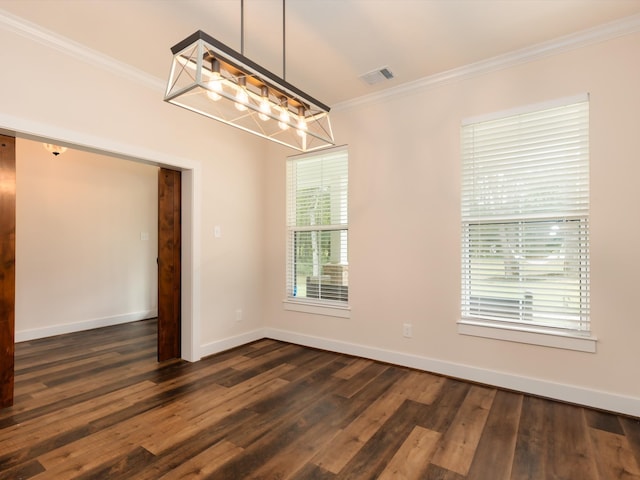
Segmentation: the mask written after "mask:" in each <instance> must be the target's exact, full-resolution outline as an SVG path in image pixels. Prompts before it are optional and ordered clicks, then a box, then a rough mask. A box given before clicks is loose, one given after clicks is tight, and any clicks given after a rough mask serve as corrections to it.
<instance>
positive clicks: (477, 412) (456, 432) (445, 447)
mask: <svg viewBox="0 0 640 480" xmlns="http://www.w3.org/2000/svg"><path fill="white" fill-rule="evenodd" d="M495 394H496V390H495V389H493V388H485V387H480V386H473V387H471V389H470V390H469V393H468V394H467V397H466V398H465V400H464V402H463V403H462V405H461V406H460V408H459V409H458V412H457V413H456V416H455V418H454V420H453V423H452V425H451V427H450V428H449V429H448V430H447V432H446V433H445V435H444V437H443V439H442V442H441V443H440V446H439V447H438V449H437V451H436V452H435V454H434V456H433V459H432V460H431V463H433V464H434V465H438V466H440V467H442V468H445V469H447V470H450V471H452V472H456V473H459V474H460V475H463V476H466V475H467V473H468V472H469V468H470V467H471V462H472V461H473V456H474V454H475V451H476V447H477V446H478V442H479V441H480V437H481V436H482V430H483V429H484V425H485V422H486V421H487V417H488V416H489V410H490V409H491V405H492V403H493V399H494V397H495Z"/></svg>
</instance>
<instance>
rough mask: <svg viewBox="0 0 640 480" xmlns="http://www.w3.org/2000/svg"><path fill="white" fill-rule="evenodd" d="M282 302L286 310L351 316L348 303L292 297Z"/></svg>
mask: <svg viewBox="0 0 640 480" xmlns="http://www.w3.org/2000/svg"><path fill="white" fill-rule="evenodd" d="M282 304H283V306H284V309H285V310H291V311H295V312H303V313H312V314H315V315H326V316H328V317H341V318H351V308H350V307H349V306H348V305H343V304H331V303H325V302H313V301H301V300H291V299H289V300H283V301H282Z"/></svg>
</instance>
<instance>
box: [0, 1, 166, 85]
mask: <svg viewBox="0 0 640 480" xmlns="http://www.w3.org/2000/svg"><path fill="white" fill-rule="evenodd" d="M0 26H2V27H4V28H5V30H9V31H11V32H13V33H17V34H18V35H21V36H23V37H25V38H28V39H29V40H33V41H35V42H38V43H40V44H41V45H45V46H46V47H48V48H52V49H55V50H58V51H59V52H62V53H64V54H66V55H69V56H71V57H73V58H75V59H76V60H79V61H81V62H82V63H88V64H91V65H93V66H94V67H98V68H102V69H104V70H107V71H109V72H111V73H115V74H116V75H119V76H121V77H124V78H126V79H129V80H132V81H134V82H137V83H141V84H143V85H145V86H146V87H148V88H151V89H153V90H160V91H164V88H165V82H164V81H163V80H160V79H159V78H158V77H156V76H154V75H150V74H148V73H146V72H144V71H142V70H139V69H137V68H135V67H132V66H131V65H129V64H127V63H124V62H121V61H120V60H116V59H115V58H113V57H110V56H108V55H105V54H103V53H101V52H99V51H97V50H93V49H91V48H89V47H87V46H86V45H83V44H81V43H78V42H75V41H73V40H71V39H70V38H67V37H65V36H62V35H59V34H57V33H55V32H53V31H51V30H48V29H46V28H44V27H42V26H40V25H38V24H36V23H33V22H30V21H28V20H25V19H24V18H22V17H18V16H16V15H12V14H11V13H9V12H7V11H6V10H2V9H0Z"/></svg>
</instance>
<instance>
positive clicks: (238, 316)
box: [236, 308, 242, 322]
mask: <svg viewBox="0 0 640 480" xmlns="http://www.w3.org/2000/svg"><path fill="white" fill-rule="evenodd" d="M240 321H242V309H241V308H238V309H236V322H240Z"/></svg>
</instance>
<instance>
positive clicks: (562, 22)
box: [0, 0, 640, 106]
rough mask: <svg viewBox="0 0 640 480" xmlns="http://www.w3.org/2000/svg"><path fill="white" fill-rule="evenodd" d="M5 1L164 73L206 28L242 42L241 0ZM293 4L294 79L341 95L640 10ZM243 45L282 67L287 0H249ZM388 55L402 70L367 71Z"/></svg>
mask: <svg viewBox="0 0 640 480" xmlns="http://www.w3.org/2000/svg"><path fill="white" fill-rule="evenodd" d="M0 9H3V10H5V11H7V12H9V13H10V14H12V15H17V16H19V17H22V18H23V19H25V20H28V21H30V22H33V23H36V24H38V25H41V26H42V27H44V28H46V29H48V30H51V31H53V32H55V33H58V34H60V35H63V36H64V37H67V38H69V39H71V40H74V41H76V42H79V43H82V44H84V45H86V46H88V47H90V48H92V49H94V50H97V51H99V52H101V53H103V54H106V55H108V56H111V57H113V58H115V59H118V60H120V61H123V62H125V63H127V64H129V65H132V66H135V67H136V68H139V69H140V70H143V71H144V72H146V73H148V74H151V75H153V76H155V77H157V78H159V79H162V80H163V81H164V80H165V79H166V76H167V75H168V72H169V66H170V62H171V53H170V47H171V46H173V45H174V44H176V43H178V42H179V41H180V40H182V39H183V38H185V37H186V36H188V35H189V34H191V33H193V32H195V31H196V30H203V31H205V32H206V33H208V34H209V35H211V36H213V37H215V38H217V39H218V40H220V41H222V42H224V43H226V44H227V45H229V46H230V47H231V48H234V49H236V50H238V51H240V49H241V43H240V38H241V29H240V25H241V22H240V18H241V16H240V11H241V8H240V0H82V1H81V0H0ZM1 13H2V12H0V14H1ZM285 13H286V15H285V17H286V29H285V32H286V41H285V45H286V72H284V73H285V76H286V80H287V81H288V82H289V83H291V84H293V85H295V86H296V87H298V88H300V89H301V90H304V91H305V92H307V93H308V94H309V95H311V96H313V97H315V98H317V99H318V100H320V101H321V102H323V103H326V104H328V105H330V106H332V105H335V104H336V103H341V102H346V101H349V100H352V99H354V98H358V97H361V96H363V95H367V94H370V93H374V92H377V91H380V90H382V89H386V88H392V87H396V86H398V85H401V84H403V83H407V82H412V81H415V80H419V79H421V78H424V77H428V76H431V75H434V74H438V73H441V72H445V71H448V70H451V69H455V68H457V67H461V66H464V65H468V64H471V63H474V62H478V61H481V60H486V59H488V58H491V57H495V56H497V55H501V54H505V53H507V52H512V51H517V50H520V49H523V48H525V47H528V46H532V45H535V44H539V43H541V42H547V41H551V40H554V39H558V38H560V37H562V36H565V35H570V34H572V33H576V32H580V31H583V30H586V29H590V28H593V27H596V26H599V25H602V24H606V23H608V22H612V21H616V20H619V19H621V18H623V17H627V16H631V15H640V0H287V1H286V9H285ZM244 54H245V56H247V57H249V58H250V59H251V60H253V61H255V62H256V63H258V64H260V65H262V66H264V67H265V68H267V69H269V70H271V71H272V72H273V73H275V74H276V75H279V76H283V9H282V0H245V2H244ZM380 67H389V69H390V70H391V71H392V72H393V73H394V75H395V78H393V79H392V80H388V81H385V82H382V83H379V84H376V85H368V84H366V83H365V82H364V81H363V80H361V79H360V78H359V76H361V75H362V74H364V73H367V72H370V71H372V70H375V69H378V68H380Z"/></svg>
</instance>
